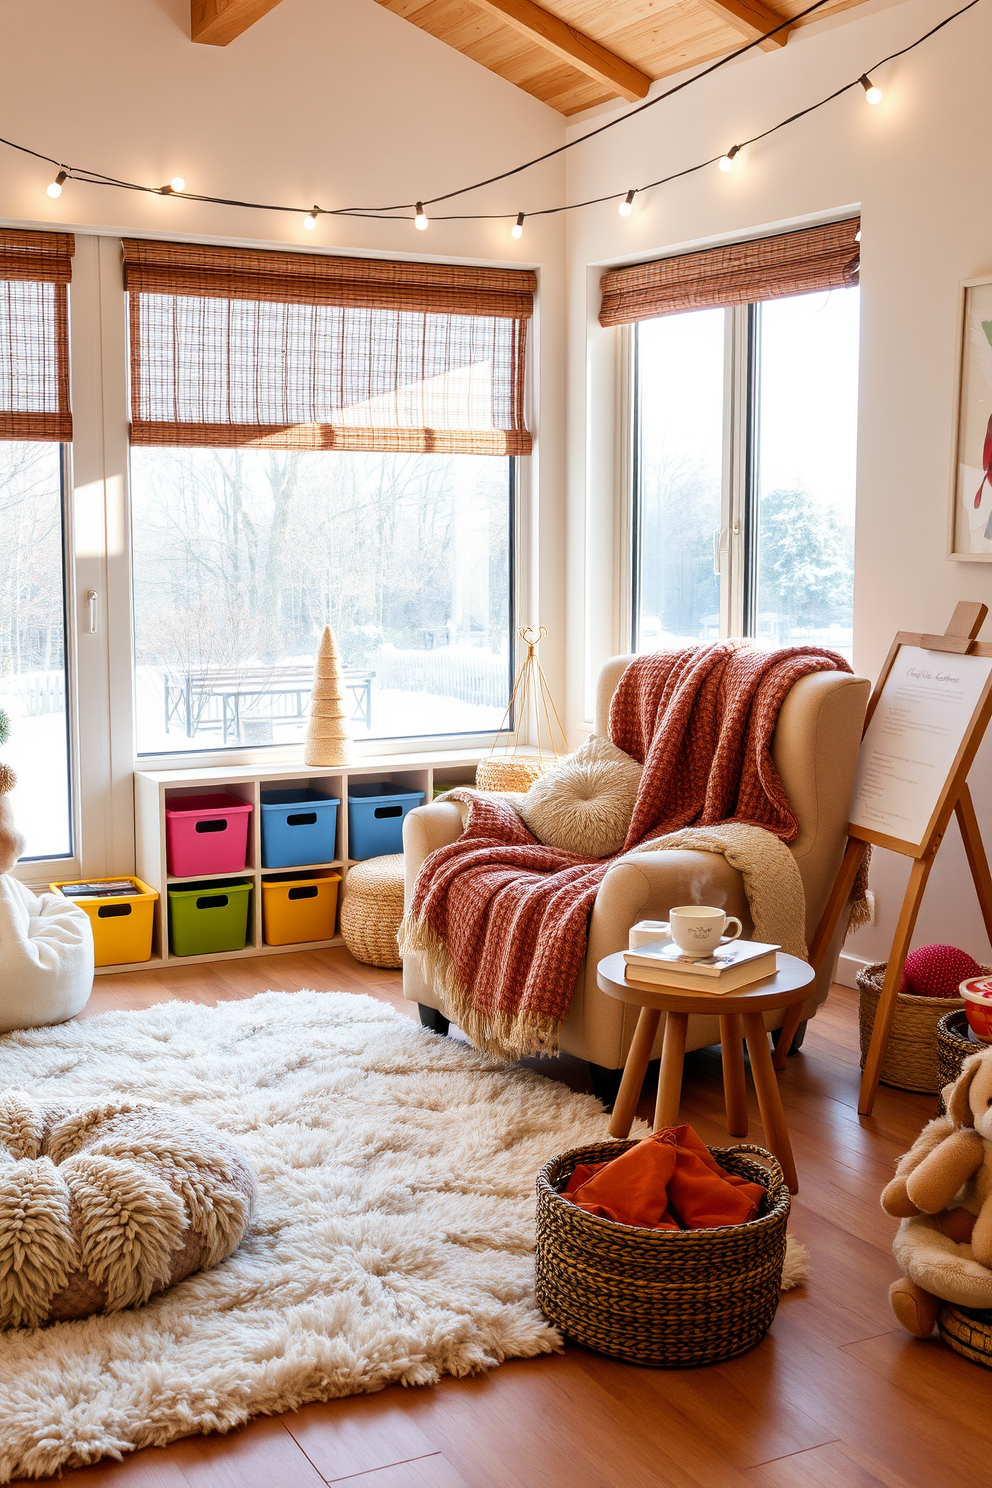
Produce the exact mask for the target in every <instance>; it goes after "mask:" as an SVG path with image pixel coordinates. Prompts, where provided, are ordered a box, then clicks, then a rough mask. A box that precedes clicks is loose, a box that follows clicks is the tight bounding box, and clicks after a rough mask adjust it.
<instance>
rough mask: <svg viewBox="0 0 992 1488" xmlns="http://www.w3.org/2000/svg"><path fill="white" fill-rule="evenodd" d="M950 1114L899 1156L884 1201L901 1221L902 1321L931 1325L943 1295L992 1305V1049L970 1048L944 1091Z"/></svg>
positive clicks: (896, 1306)
mask: <svg viewBox="0 0 992 1488" xmlns="http://www.w3.org/2000/svg"><path fill="white" fill-rule="evenodd" d="M944 1094H945V1099H946V1103H947V1115H946V1116H938V1117H937V1119H936V1120H935V1121H931V1122H930V1123H929V1125H927V1126H925V1127H924V1128H923V1130H922V1131H921V1132H920V1135H919V1136H918V1137H917V1139H916V1141H915V1142H914V1143H913V1145H912V1147H911V1148H910V1150H909V1151H908V1152H907V1153H905V1154H904V1156H903V1157H901V1158H900V1159H899V1162H898V1164H897V1167H896V1176H895V1177H894V1178H893V1179H892V1181H891V1183H889V1184H888V1185H887V1186H886V1188H885V1190H884V1191H883V1193H882V1208H883V1209H884V1210H885V1212H886V1213H887V1214H891V1215H894V1216H895V1217H896V1218H898V1219H901V1220H902V1224H901V1225H900V1226H899V1232H898V1234H897V1235H896V1238H895V1240H894V1242H893V1247H892V1248H893V1252H894V1254H895V1257H896V1260H897V1261H898V1262H899V1264H900V1266H901V1267H902V1269H903V1271H904V1272H905V1273H906V1274H905V1275H904V1276H902V1277H900V1278H899V1280H898V1281H895V1282H893V1283H892V1286H891V1287H890V1289H889V1301H890V1302H891V1304H892V1310H893V1311H894V1313H895V1315H896V1317H897V1318H898V1319H899V1321H900V1323H901V1324H902V1325H903V1327H904V1328H906V1329H907V1330H908V1331H909V1332H910V1333H912V1334H914V1335H915V1336H916V1337H917V1338H928V1337H929V1336H930V1334H931V1333H932V1332H933V1328H934V1324H935V1323H936V1321H937V1314H938V1312H939V1311H940V1307H941V1304H942V1303H943V1302H954V1303H957V1304H958V1305H959V1306H962V1307H979V1308H988V1307H992V1049H987V1050H985V1051H984V1052H982V1053H980V1054H972V1055H971V1056H970V1057H969V1058H968V1059H966V1060H965V1062H964V1064H963V1065H962V1067H961V1074H960V1075H959V1077H958V1079H957V1080H956V1081H955V1083H954V1084H953V1085H952V1086H949V1087H948V1088H947V1090H945V1092H944Z"/></svg>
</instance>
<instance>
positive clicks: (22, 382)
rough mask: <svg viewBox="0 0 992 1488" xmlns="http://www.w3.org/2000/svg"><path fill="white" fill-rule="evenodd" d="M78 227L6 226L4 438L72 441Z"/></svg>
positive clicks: (1, 307) (1, 332)
mask: <svg viewBox="0 0 992 1488" xmlns="http://www.w3.org/2000/svg"><path fill="white" fill-rule="evenodd" d="M75 246H76V243H75V238H74V237H73V235H72V233H45V232H15V231H13V230H8V229H0V439H37V440H46V441H58V442H59V443H62V442H63V441H66V442H67V441H68V440H70V439H71V438H72V414H71V412H70V407H69V303H68V293H67V285H68V283H69V281H70V279H71V278H72V255H73V253H74V251H75Z"/></svg>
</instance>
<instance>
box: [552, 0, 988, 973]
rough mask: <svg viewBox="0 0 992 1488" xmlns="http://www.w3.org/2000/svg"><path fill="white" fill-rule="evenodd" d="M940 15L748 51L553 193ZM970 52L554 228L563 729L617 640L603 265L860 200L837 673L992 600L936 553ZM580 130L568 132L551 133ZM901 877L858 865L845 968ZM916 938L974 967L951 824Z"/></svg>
mask: <svg viewBox="0 0 992 1488" xmlns="http://www.w3.org/2000/svg"><path fill="white" fill-rule="evenodd" d="M953 8H954V6H953V3H951V0H945V3H944V4H941V3H936V0H908V3H904V4H900V5H893V6H889V7H887V8H876V7H874V6H870V7H865V9H864V10H863V11H860V10H859V11H857V12H855V13H854V14H853V15H852V14H851V13H850V12H849V13H848V14H847V15H846V16H845V17H843V18H842V19H840V20H838V21H835V22H824V23H822V24H821V25H818V26H816V27H810V28H808V29H806V30H804V31H801V32H800V33H799V34H798V35H796V36H794V37H793V39H792V40H790V42H789V44H788V46H786V47H785V48H783V49H781V50H780V51H778V52H776V53H773V54H766V53H761V52H755V53H752V54H750V56H749V57H748V58H746V59H743V60H741V61H740V62H737V63H734V64H732V65H731V66H729V67H727V68H726V69H724V70H723V71H721V72H720V73H718V74H716V75H715V76H713V77H711V78H709V79H706V80H705V81H703V82H701V83H700V84H699V85H698V86H696V87H693V88H690V89H687V90H686V91H685V92H684V93H683V94H681V95H679V97H677V98H675V99H672V100H670V101H667V102H665V103H661V104H659V105H658V106H657V107H656V108H654V109H651V110H649V111H648V113H647V114H646V115H644V116H642V117H641V118H639V119H635V120H631V121H630V122H629V123H626V124H622V125H620V126H619V127H617V128H616V129H614V130H611V131H610V132H609V133H608V134H606V135H604V136H601V137H600V138H599V139H597V140H594V141H591V142H590V143H589V144H586V145H581V146H579V147H578V148H576V149H574V150H572V151H571V152H570V153H569V155H568V189H569V196H570V199H571V200H573V201H575V200H580V199H583V198H586V197H592V196H596V195H599V194H601V193H605V192H609V191H617V190H625V189H627V188H628V187H630V186H638V185H640V184H641V183H643V182H646V181H650V180H654V179H656V178H657V177H659V176H662V175H665V174H667V173H668V172H670V171H675V170H679V169H681V168H683V167H685V166H688V165H691V164H693V163H695V162H696V161H697V160H700V159H705V158H707V157H708V156H710V155H714V154H717V153H720V152H722V151H723V150H726V149H727V148H728V147H729V146H730V145H731V144H733V143H735V142H736V141H738V140H740V139H741V138H746V137H747V136H749V135H752V134H755V133H757V132H758V131H759V130H761V129H763V128H766V127H767V126H768V125H769V124H772V123H774V122H776V121H777V120H778V119H780V118H783V117H785V116H786V115H787V114H790V113H792V112H793V111H795V110H797V109H799V108H802V107H803V106H805V105H806V104H808V103H811V102H813V101H814V100H815V99H816V98H819V97H822V96H823V95H824V94H826V93H828V92H830V91H831V90H832V89H833V88H835V87H837V86H839V85H840V84H842V83H844V82H847V81H849V80H851V79H853V78H856V77H857V76H858V75H859V74H860V73H861V72H862V71H864V70H865V69H866V68H869V67H871V66H872V64H873V63H874V62H875V61H876V60H877V59H878V58H879V57H881V56H884V55H885V54H887V53H889V52H891V51H895V50H896V49H897V48H899V47H901V46H904V45H905V44H906V43H907V42H909V41H912V40H913V39H914V38H915V37H916V36H918V35H919V34H921V33H922V32H923V31H925V30H927V29H928V27H929V26H931V25H933V24H934V23H935V22H936V21H938V20H940V19H941V18H942V17H943V16H944V15H945V14H947V13H948V12H949V11H950V10H951V9H953ZM990 55H992V13H990V12H989V11H988V10H987V9H986V8H985V7H981V6H979V7H976V9H975V10H973V11H971V12H970V13H969V14H968V15H967V16H964V17H962V18H961V19H960V20H958V21H956V22H955V23H954V24H953V25H952V26H950V27H948V28H947V29H946V30H945V31H943V32H942V33H941V34H940V35H939V36H937V37H935V38H934V39H933V40H931V41H930V42H928V43H926V44H925V45H924V46H923V47H921V48H919V49H918V50H917V51H915V52H913V53H911V54H910V55H909V56H907V57H904V58H902V59H900V60H899V61H897V62H894V63H892V64H889V65H888V66H886V67H885V68H882V69H880V70H879V71H878V74H877V79H876V80H877V81H878V83H879V84H880V85H881V86H882V87H883V88H884V90H885V99H884V102H883V103H882V104H881V105H880V106H878V107H876V108H871V107H867V106H866V104H865V102H864V99H863V95H862V94H861V90H860V89H858V90H857V91H856V92H855V93H852V94H850V95H848V96H846V97H844V98H842V99H839V100H837V101H836V102H835V103H833V104H830V105H829V106H828V107H826V108H824V109H823V110H821V111H820V112H819V113H818V114H815V115H813V116H812V117H811V118H809V119H806V120H804V121H803V122H802V123H800V124H797V125H796V126H794V127H792V128H790V129H788V130H785V131H783V132H781V133H780V134H778V135H777V136H775V137H773V138H772V139H770V140H768V141H765V142H763V143H761V144H760V145H757V146H754V147H752V148H751V149H749V150H747V151H745V152H744V153H743V154H742V155H741V157H740V158H739V161H738V166H737V168H736V169H735V170H734V171H733V172H732V173H730V174H729V175H724V174H722V173H720V172H718V171H717V169H716V168H715V167H711V168H710V169H709V170H707V171H705V172H703V173H701V174H700V175H697V176H694V177H690V178H688V179H687V180H685V181H683V182H679V183H675V184H673V185H672V186H669V187H665V188H662V189H661V190H660V191H656V192H652V193H649V194H648V196H647V197H646V198H638V199H637V204H636V205H635V209H634V213H633V215H632V216H631V217H629V218H627V219H622V218H620V217H619V216H618V214H617V211H616V206H615V205H606V206H602V207H595V208H590V209H587V210H585V211H582V212H577V213H575V214H573V216H572V217H571V218H570V220H569V226H568V276H569V335H570V341H569V377H570V392H569V411H568V419H569V424H568V481H569V487H568V491H569V494H568V502H569V539H568V541H569V581H570V584H569V633H570V635H572V636H579V635H581V634H583V633H584V632H585V631H586V630H588V633H589V644H588V649H587V651H586V652H585V653H584V654H583V652H582V650H581V649H580V648H579V647H575V648H574V649H573V650H572V652H571V653H570V659H569V698H568V702H569V719H570V723H571V726H572V727H573V728H576V729H577V728H579V727H580V726H581V723H582V721H583V719H584V718H588V716H589V713H588V695H589V680H590V677H591V676H594V674H595V670H596V668H597V666H598V664H599V662H600V661H601V659H602V658H603V657H604V656H606V655H609V654H610V652H611V651H612V650H613V649H614V647H615V645H616V644H617V638H618V631H619V622H618V616H617V612H616V606H615V603H614V598H615V595H614V555H613V552H612V549H611V545H612V534H613V516H612V512H613V497H614V492H613V488H612V487H613V469H614V448H613V432H614V405H613V400H612V387H613V383H614V357H615V346H616V336H617V333H616V332H615V331H604V330H602V329H601V328H600V327H599V325H598V323H597V321H596V318H595V316H596V309H597V306H598V292H597V283H598V277H599V272H600V268H601V266H606V265H610V264H614V263H620V262H623V261H625V260H627V261H629V260H634V261H636V260H638V259H645V258H649V257H651V255H652V254H656V253H666V252H672V251H678V250H680V249H683V248H691V247H696V246H705V245H707V244H710V243H713V242H718V241H725V240H728V239H733V238H736V237H740V236H750V235H754V234H755V233H756V232H758V231H760V230H761V229H764V228H766V227H767V228H774V227H780V226H782V225H786V224H798V223H804V222H807V221H811V220H815V219H816V218H817V217H822V216H831V215H837V214H839V213H840V212H842V211H843V210H844V209H845V208H848V207H852V206H858V205H860V207H861V211H862V221H863V241H862V245H861V247H862V274H861V286H862V351H861V394H860V433H859V462H858V518H857V556H856V576H855V665H856V668H857V669H858V670H859V671H861V672H863V673H865V674H867V675H869V676H872V677H873V676H874V675H875V674H876V673H877V671H878V669H879V667H880V665H881V663H882V660H883V658H884V656H885V653H886V650H887V648H888V646H889V643H890V641H891V638H892V635H893V633H894V632H895V631H896V630H898V629H906V630H930V631H940V630H943V629H944V627H945V624H946V622H947V620H948V618H949V616H950V614H951V611H952V609H953V607H954V604H955V602H956V601H957V600H958V599H962V598H967V599H977V600H984V601H985V602H986V603H987V604H989V605H990V606H992V565H987V564H976V563H971V564H964V563H956V562H952V561H949V560H948V559H946V558H945V556H944V554H945V551H946V541H945V533H946V523H947V501H948V471H949V464H950V453H951V438H952V431H951V423H952V405H953V396H954V385H955V344H956V315H957V303H958V285H959V282H960V281H961V280H963V279H966V278H971V277H975V276H980V275H983V274H992V193H990V191H989V189H988V183H989V161H990V159H992V113H990V110H989V107H988V93H987V64H988V58H989V56H990ZM873 76H875V74H874V72H873ZM607 116H608V115H607V114H604V113H601V114H600V115H598V116H597V117H596V118H595V120H594V122H595V123H600V122H602V119H603V118H604V117H607ZM588 123H589V121H586V122H585V123H583V121H581V120H580V121H578V122H571V123H570V128H569V134H570V135H571V136H574V135H576V134H578V133H581V132H583V130H584V128H586V127H588ZM823 437H824V439H825V440H827V439H829V437H830V431H829V429H825V430H824V431H823ZM813 457H814V458H815V451H814V452H813ZM989 630H990V631H992V626H990V627H989ZM990 762H992V746H986V747H985V749H984V750H983V752H982V754H980V755H979V758H978V760H977V762H976V764H975V767H974V769H973V771H972V789H973V791H974V793H975V796H976V804H977V809H978V813H979V818H980V821H981V822H982V824H983V826H984V827H985V828H986V830H988V829H989V828H992V785H990V783H989V764H990ZM905 878H906V868H905V865H904V863H903V862H902V861H900V860H897V859H894V858H893V856H892V855H890V854H886V853H882V852H879V853H877V854H876V859H875V865H874V868H873V873H872V880H873V884H874V887H875V889H876V891H877V897H878V909H879V919H878V923H877V925H876V926H874V927H869V928H867V929H866V930H864V931H862V932H861V933H860V934H859V935H858V936H857V937H856V938H854V939H853V940H852V941H851V942H850V943H849V947H848V949H849V951H850V952H851V953H852V954H855V955H857V956H859V957H862V958H866V959H874V958H875V957H879V958H882V957H884V956H885V954H886V952H887V949H888V945H889V943H890V940H891V935H892V930H893V927H894V920H895V916H896V914H897V912H898V907H899V901H900V899H901V896H902V890H903V886H904V883H905ZM929 940H945V941H950V942H952V943H957V944H960V945H962V946H965V947H967V948H968V949H969V950H971V951H972V952H973V954H975V955H976V956H978V957H979V959H986V958H987V959H992V956H990V955H989V942H988V939H987V938H986V936H985V934H984V930H983V928H982V925H981V921H980V918H979V916H978V913H977V909H976V908H975V904H974V895H973V893H972V890H971V885H970V880H969V879H968V876H967V869H966V867H965V864H964V855H963V851H962V850H961V847H960V841H959V839H958V836H957V830H956V827H952V828H951V831H950V832H949V834H948V841H947V842H946V843H945V845H944V846H943V847H942V848H941V853H940V856H939V858H938V862H937V866H936V867H935V870H934V874H933V877H932V879H931V887H930V889H929V890H928V894H927V898H926V901H925V904H924V909H923V912H922V915H921V918H920V922H919V926H918V933H917V943H921V942H925V941H929Z"/></svg>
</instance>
